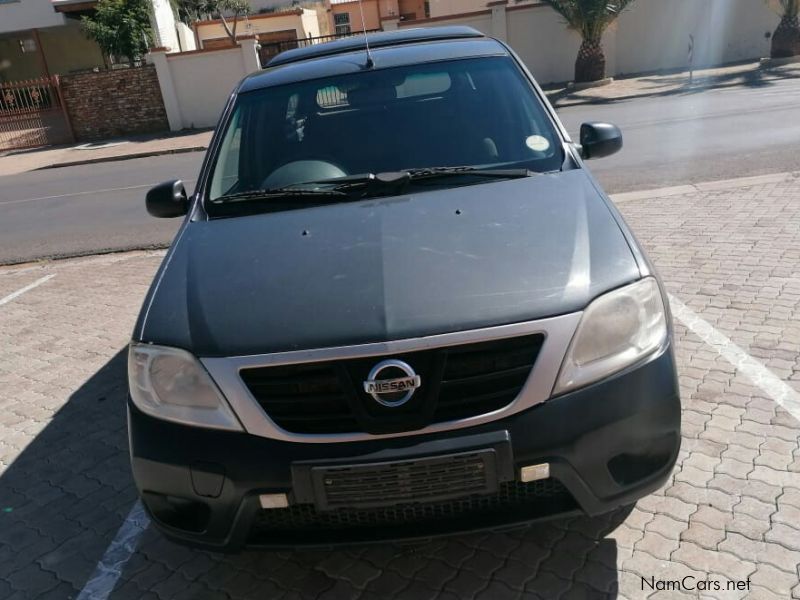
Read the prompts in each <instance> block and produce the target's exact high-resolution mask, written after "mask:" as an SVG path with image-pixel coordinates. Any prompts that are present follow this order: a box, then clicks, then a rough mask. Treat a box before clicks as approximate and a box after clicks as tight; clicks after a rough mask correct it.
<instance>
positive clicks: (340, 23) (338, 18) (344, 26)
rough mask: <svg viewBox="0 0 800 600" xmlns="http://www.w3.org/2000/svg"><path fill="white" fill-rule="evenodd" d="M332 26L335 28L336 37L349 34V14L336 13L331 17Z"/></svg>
mask: <svg viewBox="0 0 800 600" xmlns="http://www.w3.org/2000/svg"><path fill="white" fill-rule="evenodd" d="M333 24H334V25H335V26H336V35H346V34H348V33H350V13H337V14H335V15H333Z"/></svg>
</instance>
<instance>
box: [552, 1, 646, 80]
mask: <svg viewBox="0 0 800 600" xmlns="http://www.w3.org/2000/svg"><path fill="white" fill-rule="evenodd" d="M544 1H545V2H546V3H547V4H549V5H550V6H551V7H552V8H553V9H554V10H555V11H556V12H558V13H559V14H560V15H561V16H562V17H564V19H565V20H566V21H567V25H568V26H569V27H570V29H574V30H575V31H577V32H578V33H580V34H581V38H583V42H582V43H581V48H580V50H579V51H578V58H577V59H576V60H575V81H576V82H577V83H580V82H586V81H597V80H598V79H603V78H604V77H605V76H606V55H605V54H604V53H603V45H602V38H603V32H605V30H606V28H607V27H608V26H609V25H610V24H611V23H613V22H614V20H615V19H616V18H617V17H618V16H619V15H620V13H621V12H622V11H623V10H625V8H626V7H627V6H628V5H629V4H631V2H633V0H544Z"/></svg>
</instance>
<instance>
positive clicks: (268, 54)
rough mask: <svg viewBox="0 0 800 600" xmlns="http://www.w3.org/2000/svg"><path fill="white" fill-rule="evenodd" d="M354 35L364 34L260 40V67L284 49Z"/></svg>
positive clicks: (361, 33) (374, 31)
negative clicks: (276, 40)
mask: <svg viewBox="0 0 800 600" xmlns="http://www.w3.org/2000/svg"><path fill="white" fill-rule="evenodd" d="M378 31H381V30H380V29H370V30H368V31H367V34H370V33H376V32H378ZM356 35H364V32H363V31H352V32H350V33H342V34H336V35H322V36H319V37H311V38H302V39H299V40H298V39H295V40H281V41H278V42H260V43H259V45H260V46H261V49H260V50H259V58H260V59H261V67H262V68H264V67H266V66H267V63H269V61H270V60H272V59H273V58H274V57H275V56H277V55H278V54H280V53H281V52H284V51H286V50H293V49H295V48H305V47H307V46H314V45H316V44H325V43H326V42H333V41H336V40H340V39H343V38H349V37H353V36H356Z"/></svg>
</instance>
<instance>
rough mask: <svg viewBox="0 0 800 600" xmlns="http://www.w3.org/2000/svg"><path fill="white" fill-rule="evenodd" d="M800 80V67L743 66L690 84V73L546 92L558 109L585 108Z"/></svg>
mask: <svg viewBox="0 0 800 600" xmlns="http://www.w3.org/2000/svg"><path fill="white" fill-rule="evenodd" d="M797 78H800V63H792V64H787V65H782V66H772V67H767V66H762V65H761V64H760V63H759V62H748V63H740V64H736V65H728V66H725V67H716V68H712V69H698V70H695V72H694V79H693V81H692V82H691V83H690V82H689V72H688V71H681V72H672V73H663V74H658V73H653V74H649V75H639V76H635V77H628V78H617V79H615V80H614V81H613V82H612V83H611V84H609V85H605V86H601V87H594V88H588V89H584V90H577V91H573V90H571V89H570V88H568V87H558V88H553V89H546V90H545V93H546V94H547V97H548V98H549V99H550V102H552V103H553V106H555V107H556V108H565V107H567V106H577V105H581V104H605V103H609V102H618V101H623V100H632V99H634V98H648V97H654V96H672V95H681V94H683V95H688V94H697V93H699V92H704V91H706V90H709V89H725V88H733V87H740V86H745V87H762V86H767V85H770V82H773V81H777V80H780V79H797Z"/></svg>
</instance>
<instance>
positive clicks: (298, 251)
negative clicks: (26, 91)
mask: <svg viewBox="0 0 800 600" xmlns="http://www.w3.org/2000/svg"><path fill="white" fill-rule="evenodd" d="M369 42H370V44H369V46H370V47H369V48H368V47H367V46H366V45H365V38H364V37H363V36H359V37H354V38H350V39H346V40H340V41H337V42H333V43H330V44H321V45H317V46H311V47H308V48H302V49H296V50H290V51H288V52H285V53H283V54H280V55H278V56H277V57H276V58H274V59H273V60H272V62H271V63H270V64H269V66H268V68H266V69H265V70H264V71H262V72H260V73H257V74H254V75H252V76H250V77H248V78H246V79H245V80H244V81H242V82H241V84H240V85H239V86H238V87H237V89H236V90H235V91H234V92H233V94H232V95H231V97H230V101H229V103H228V105H227V106H226V108H225V110H224V112H223V114H222V117H221V119H220V122H219V125H218V127H217V130H216V132H215V134H214V138H213V140H212V143H211V146H210V148H209V150H208V154H207V156H206V159H205V162H204V164H203V167H202V171H201V174H200V177H199V180H198V184H197V188H196V190H195V192H194V194H193V195H191V196H187V193H186V191H185V190H184V187H183V185H182V184H181V183H180V182H179V181H174V182H169V183H166V184H162V185H160V186H157V187H156V188H154V189H153V190H151V191H150V192H149V193H148V196H147V206H148V210H149V211H150V212H151V213H152V214H153V215H155V216H159V217H179V216H180V217H183V218H184V221H183V225H182V227H181V228H180V231H179V233H178V234H177V237H176V238H175V241H174V242H173V244H172V247H171V248H170V250H169V252H168V253H167V256H166V257H165V259H164V262H163V264H162V266H161V268H160V270H159V272H158V274H157V276H156V278H155V281H154V282H153V285H152V287H151V289H150V291H149V293H148V295H147V297H146V299H145V302H144V306H143V308H142V311H141V314H140V316H139V319H138V322H137V324H136V328H135V331H134V333H133V339H132V342H131V345H130V359H129V384H130V402H129V404H128V417H129V419H128V420H129V431H130V451H131V458H132V465H133V473H134V477H135V480H136V484H137V486H138V488H139V491H140V494H141V498H142V501H143V503H144V505H145V506H146V508H147V510H148V512H149V514H150V515H151V516H152V518H153V519H154V521H155V522H156V523H157V524H158V526H159V527H160V528H161V529H162V530H163V531H164V533H165V534H167V535H168V536H169V537H170V538H172V539H174V540H177V541H180V542H183V543H188V544H194V545H199V546H202V547H206V548H211V549H218V550H227V551H235V550H238V549H240V548H242V547H244V546H285V547H297V546H302V545H325V546H327V545H332V544H341V543H361V542H367V541H375V540H387V539H391V540H396V539H411V538H427V537H431V536H436V535H442V534H447V533H454V532H461V531H468V530H475V529H482V528H500V527H507V526H510V525H514V524H518V523H527V522H530V521H535V520H537V519H544V518H550V517H554V516H561V515H565V514H569V513H573V512H583V513H587V514H589V515H598V514H601V513H605V512H608V511H611V510H614V509H617V508H619V507H623V506H627V505H630V504H632V503H634V502H635V501H636V500H637V499H638V498H640V497H642V496H643V495H645V494H648V493H650V492H651V491H653V490H655V489H656V488H657V487H659V486H660V485H661V484H662V483H663V482H664V481H665V479H666V478H667V477H668V474H669V473H670V470H671V468H672V465H673V464H674V462H675V459H676V456H677V453H678V449H679V445H680V399H679V394H678V385H677V378H676V370H675V361H674V358H673V349H672V330H671V318H670V314H669V307H668V304H667V299H666V295H665V293H664V290H663V288H662V286H661V283H660V282H659V279H658V277H657V275H656V274H655V271H654V269H653V266H652V265H651V264H650V262H649V261H648V259H647V258H646V256H645V255H644V253H643V252H642V250H641V248H640V247H639V245H638V244H637V242H636V240H635V239H634V237H633V235H632V234H631V232H630V231H629V230H628V227H627V226H626V224H625V223H624V222H623V220H622V218H621V217H620V215H619V214H618V213H617V211H616V209H615V208H614V206H613V204H612V203H611V202H610V201H609V199H608V198H607V197H606V196H605V194H604V193H603V191H602V190H601V189H600V187H599V186H598V184H597V182H596V181H595V180H594V179H593V177H592V175H591V174H590V173H589V172H588V171H587V170H586V168H585V166H584V163H583V160H584V159H591V158H599V157H602V156H606V155H608V154H611V153H613V152H615V151H617V150H619V149H620V148H621V147H622V136H621V134H620V132H619V130H618V129H617V128H616V127H614V126H613V125H610V124H605V123H586V124H584V125H583V127H582V129H581V135H580V141H579V142H580V143H573V142H572V140H571V139H570V138H569V135H568V134H567V132H566V131H565V130H564V128H563V126H562V125H561V124H560V122H559V120H558V118H557V117H556V114H555V112H554V111H553V109H552V107H551V106H550V104H549V103H548V102H547V100H546V98H545V97H544V95H543V94H542V92H541V90H540V89H539V87H538V86H537V84H536V83H535V81H534V79H533V77H532V76H531V74H530V73H529V72H528V71H527V70H526V68H525V67H524V66H523V64H522V63H521V62H520V60H519V59H518V58H517V57H516V56H515V54H514V53H513V52H512V51H511V50H510V49H509V48H508V47H507V46H506V45H505V44H503V43H502V42H499V41H497V40H494V39H491V38H487V37H485V36H483V35H482V34H480V33H478V32H476V31H474V30H472V29H468V28H461V27H445V28H438V29H418V30H406V31H402V32H394V33H380V34H376V35H371V36H370V38H369Z"/></svg>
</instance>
